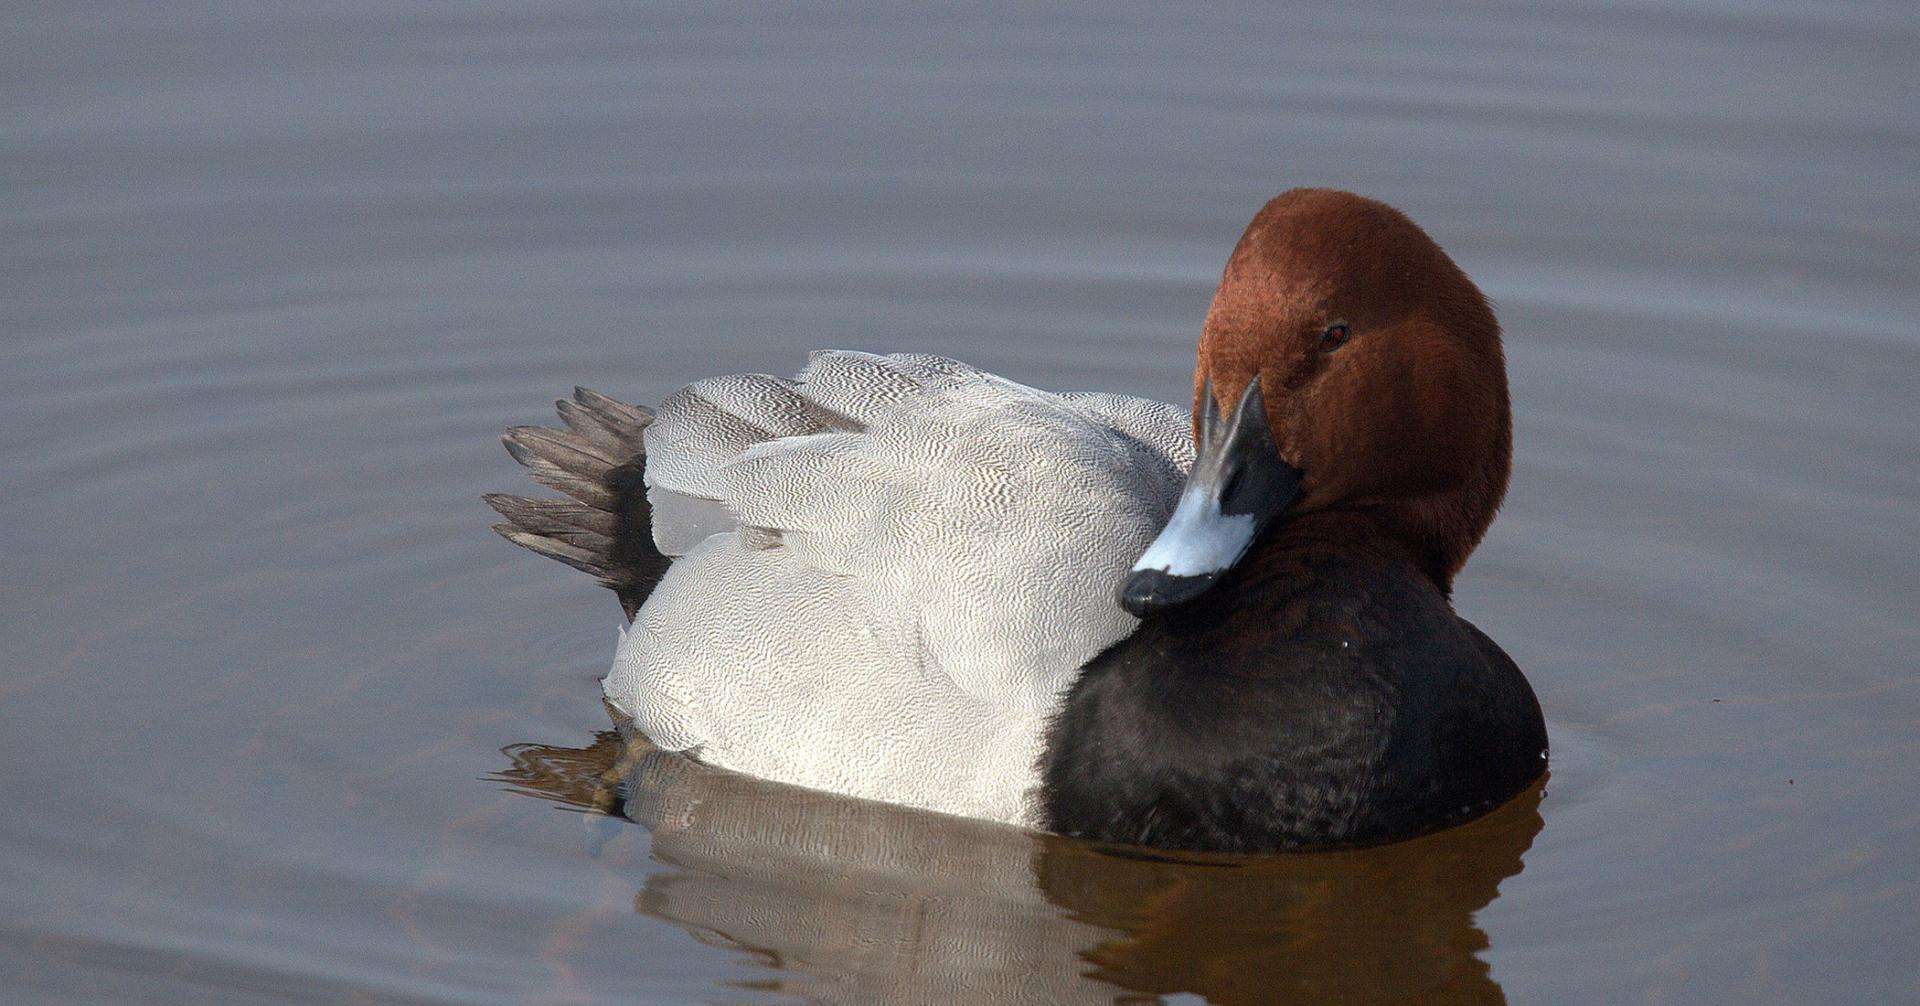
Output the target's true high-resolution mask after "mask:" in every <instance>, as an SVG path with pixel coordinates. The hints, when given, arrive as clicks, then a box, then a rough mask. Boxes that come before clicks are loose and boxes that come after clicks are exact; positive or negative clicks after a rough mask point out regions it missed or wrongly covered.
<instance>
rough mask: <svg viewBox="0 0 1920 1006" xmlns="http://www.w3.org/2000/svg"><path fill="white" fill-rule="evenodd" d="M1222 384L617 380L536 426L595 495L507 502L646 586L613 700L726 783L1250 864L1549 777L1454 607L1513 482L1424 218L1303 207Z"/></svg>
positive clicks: (1530, 700) (1280, 202) (567, 482)
mask: <svg viewBox="0 0 1920 1006" xmlns="http://www.w3.org/2000/svg"><path fill="white" fill-rule="evenodd" d="M1341 228H1349V229H1352V230H1353V232H1354V235H1353V236H1354V237H1355V238H1357V240H1350V241H1347V242H1344V243H1343V242H1341V241H1339V240H1337V238H1338V237H1339V235H1338V234H1330V233H1328V232H1329V231H1337V230H1339V229H1341ZM1395 242H1398V243H1399V244H1398V245H1396V244H1395ZM1335 314H1338V315H1339V317H1340V318H1341V319H1342V320H1340V321H1338V322H1333V321H1330V319H1331V318H1332V317H1333V316H1334V315H1335ZM1346 319H1351V321H1350V322H1349V321H1348V320H1346ZM1350 325H1351V327H1352V328H1353V329H1358V330H1360V331H1362V332H1364V333H1366V334H1367V335H1368V337H1369V341H1368V342H1366V343H1361V342H1360V340H1359V338H1358V337H1357V336H1356V337H1355V342H1356V345H1355V347H1354V349H1353V350H1350V351H1345V352H1343V353H1342V354H1341V355H1339V356H1334V355H1333V353H1334V350H1336V349H1338V348H1339V346H1341V345H1344V343H1345V342H1346V340H1347V336H1348V334H1349V328H1350ZM1323 329H1324V331H1322V330H1323ZM1336 331H1337V332H1338V334H1339V338H1338V340H1337V341H1335V340H1330V339H1329V338H1328V336H1331V335H1333V334H1334V333H1336ZM1297 333H1305V336H1304V341H1301V337H1300V336H1298V334H1297ZM1363 347H1364V348H1363ZM1195 383H1196V404H1195V408H1194V411H1193V413H1192V419H1191V420H1190V419H1189V417H1188V413H1187V411H1186V410H1184V409H1179V408H1176V407H1174V406H1170V405H1163V404H1160V403H1155V402H1148V401H1144V400H1141V399H1135V398H1127V397H1124V396H1117V395H1056V394H1049V393H1046V392H1041V391H1037V390H1035V389H1032V388H1027V387H1024V386H1021V385H1018V384H1015V383H1013V382H1009V381H1006V380H1004V379H1001V378H997V377H994V376H992V375H989V374H985V373H982V372H980V371H978V370H974V369H973V368H970V367H967V366H965V365H963V364H959V363H956V362H955V361H952V360H946V359H943V358H939V357H931V356H922V355H911V354H909V355H899V356H892V357H881V356H872V355H868V354H856V353H827V354H818V355H816V356H815V358H814V359H813V360H812V361H811V362H810V363H809V365H808V367H807V368H806V369H805V370H804V371H802V373H801V374H800V375H799V377H798V379H797V380H794V381H788V380H783V379H778V378H771V377H766V376H761V375H745V376H739V377H728V378H714V379H710V380H707V381H702V382H699V383H697V384H694V385H692V386H690V387H688V388H687V389H685V390H683V391H681V392H680V393H678V394H676V395H674V396H672V397H670V398H669V399H667V400H666V401H665V402H663V403H662V405H661V406H660V409H659V412H658V415H657V417H656V416H655V415H653V414H651V413H648V412H646V411H644V410H638V409H633V408H631V407H627V406H622V405H620V404H619V403H616V402H612V401H611V400H609V399H605V398H602V397H600V396H596V395H592V394H591V393H585V392H582V393H578V394H577V395H576V398H575V400H574V401H573V402H563V403H561V416H562V418H563V419H564V420H565V421H566V423H567V425H568V426H569V428H570V430H571V432H570V433H558V432H555V431H537V430H528V429H521V430H516V431H514V432H513V433H511V434H509V437H508V446H509V448H510V449H512V450H513V451H514V454H515V457H516V458H518V459H520V460H521V461H522V462H523V463H526V464H527V465H528V466H529V468H530V469H532V471H533V474H534V476H535V478H537V479H539V480H541V481H543V482H545V483H546V484H548V485H552V486H554V487H556V488H560V489H562V490H563V491H565V492H567V493H568V494H569V495H572V496H574V497H575V498H576V499H578V500H580V501H581V502H580V503H578V504H573V503H565V502H560V501H550V502H541V501H531V500H522V499H517V498H514V497H505V496H497V497H490V502H492V503H493V504H494V506H495V507H496V508H497V509H499V510H500V511H501V512H502V513H503V514H505V515H506V516H507V517H508V518H509V520H510V521H511V524H508V525H501V526H500V529H501V530H502V533H504V534H506V535H507V536H508V537H509V538H511V539H513V540H515V541H516V542H519V543H520V544H523V545H526V546H528V547H530V548H533V549H535V550H537V551H540V552H542V553H544V554H547V555H552V556H554V557H556V558H559V559H562V560H563V561H566V562H568V563H570V564H572V565H575V566H578V567H579V568H582V569H585V570H588V571H590V572H593V573H595V574H596V575H598V576H600V577H601V578H602V580H603V581H604V582H606V583H607V584H608V585H609V586H612V587H614V589H615V590H616V591H618V592H619V593H620V596H621V600H622V602H623V605H624V606H625V607H626V608H627V610H628V613H629V615H630V616H631V617H632V619H633V624H632V627H631V628H630V629H629V630H627V631H626V632H625V633H623V635H622V638H621V642H620V648H619V652H618V655H617V657H616V661H615V665H614V669H613V672H612V673H611V674H610V675H609V676H608V677H607V679H606V682H605V689H606V695H607V698H608V700H609V701H610V702H611V703H612V704H613V705H614V706H615V707H616V708H618V709H619V710H620V711H621V712H623V713H624V714H626V715H627V716H630V717H631V718H632V719H633V721H634V724H635V725H636V726H637V727H638V728H639V729H640V730H641V731H642V732H643V733H645V734H646V735H647V736H648V737H649V738H650V739H652V740H653V741H654V742H656V743H658V744H660V745H661V746H662V747H665V748H668V749H670V750H680V751H686V752H688V753H689V754H690V755H693V756H695V757H698V758H700V759H702V760H704V761H707V762H710V763H712V764H715V765H719V766H722V767H726V768H731V769H736V770H738V771H742V772H746V773H750V774H753V775H758V776H763V777H767V778H771V779H777V780H780V781H783V782H789V783H795V784H799V785H804V786H811V787H815V788H819V789H826V790H832V791H835V792H841V793H846V794H849V795H853V796H860V797H867V798H872V799H879V800H886V801H891V802H895V803H902V804H907V805H911V806H916V807H922V808H926V809H931V810H938V811H945V812H950V813H955V814H962V815H966V816H972V817H982V818H990V819H994V820H1000V821H1006V822H1009V823H1013V824H1019V825H1024V826H1028V827H1035V828H1045V829H1049V830H1054V831H1059V832H1064V833H1068V834H1073V835H1080V836H1083V837H1089V838H1097V839H1103V840H1110V841H1121V842H1132V843H1140V844H1147V845H1158V846H1170V847H1181V848H1193V849H1221V850H1240V851H1253V850H1269V849H1277V848H1294V847H1302V846H1312V845H1326V844H1339V843H1361V842H1370V841H1381V840H1386V839H1391V838H1395V837H1401V836H1405V835H1410V834H1415V833H1418V832H1421V831H1426V830H1430V829H1432V828H1436V827H1440V826H1443V825H1445V824H1448V823H1451V822H1454V821H1457V820H1462V819H1464V818H1467V817H1471V816H1474V815H1476V814H1478V813H1480V812H1482V811H1484V810H1486V809H1489V808H1490V807H1491V806H1493V805H1495V804H1498V803H1500V802H1502V801H1504V800H1506V799H1507V798H1509V797H1511V796H1512V795H1513V794H1515V793H1517V792H1518V791H1519V790H1520V789H1521V788H1523V787H1524V786H1525V785H1526V784H1527V783H1529V782H1531V781H1532V780H1533V779H1535V778H1537V777H1538V775H1539V774H1540V772H1541V771H1542V769H1543V768H1544V761H1543V759H1544V756H1545V746H1546V735H1545V730H1544V727H1543V725H1542V723H1541V719H1540V713H1539V708H1538V705H1537V703H1536V702H1535V700H1534V697H1533V694H1532V692H1531V690H1530V689H1529V688H1528V686H1527V684H1526V681H1525V679H1524V678H1523V677H1521V675H1520V673H1519V671H1518V669H1517V668H1515V667H1514V665H1513V663H1512V661H1510V660H1508V659H1507V657H1506V655H1505V654H1503V653H1501V652H1500V650H1499V648H1498V647H1497V646H1495V645H1493V643H1492V642H1491V640H1489V639H1487V637H1486V636H1484V635H1483V634H1481V633H1480V632H1479V631H1478V630H1477V629H1474V628H1473V627H1472V626H1471V625H1469V624H1467V623H1466V622H1465V621H1464V620H1462V619H1460V618H1459V617H1458V616H1456V615H1455V614H1454V613H1453V611H1452V609H1451V607H1450V605H1449V603H1448V600H1447V595H1448V591H1449V588H1450V585H1451V579H1452V576H1453V574H1454V572H1456V571H1457V570H1458V568H1459V566H1460V564H1461V563H1463V562H1464V561H1465V558H1466V554H1467V552H1469V551H1470V550H1471V549H1472V547H1473V544H1474V543H1475V542H1476V541H1477V540H1478V539H1479V536H1480V534H1481V533H1482V532H1483V531H1484V530H1485V527H1486V523H1487V522H1488V521H1490V520H1491V519H1492V511H1493V507H1494V506H1495V505H1496V504H1497V503H1498V500H1499V497H1500V494H1501V492H1502V491H1503V489H1504V485H1505V480H1506V465H1507V453H1508V450H1509V446H1508V434H1507V430H1508V421H1507V415H1506V393H1505V378H1504V368H1503V365H1502V364H1501V363H1500V353H1499V342H1498V330H1497V327H1495V326H1494V325H1493V322H1492V315H1491V313H1490V312H1488V311H1487V310H1486V308H1485V303H1484V301H1483V300H1482V299H1481V298H1480V297H1479V294H1478V291H1476V290H1474V289H1473V288H1472V285H1471V283H1469V282H1467V281H1466V279H1465V277H1464V275H1463V274H1459V272H1458V270H1457V269H1454V268H1453V267H1452V263H1451V262H1450V261H1447V260H1446V259H1445V256H1444V254H1442V253H1440V252H1439V249H1438V248H1437V246H1433V245H1432V244H1431V242H1430V241H1428V240H1427V239H1426V238H1425V235H1424V234H1421V233H1420V232H1419V230H1418V228H1415V227H1413V226H1412V224H1411V223H1409V222H1407V221H1405V218H1404V217H1401V216H1399V214H1397V213H1395V212H1394V211H1392V210H1391V209H1388V208H1386V207H1384V206H1382V205H1380V204H1377V203H1372V202H1369V201H1366V200H1360V199H1358V198H1357V197H1353V196H1349V195H1346V194H1344V193H1327V192H1323V191H1319V190H1300V191H1296V192H1294V193H1289V194H1287V195H1286V196H1282V197H1281V198H1279V199H1276V200H1275V201H1274V202H1273V203H1271V204H1269V206H1268V207H1267V209H1265V210H1263V211H1262V214H1261V216H1260V217H1257V218H1256V219H1255V222H1254V225H1253V226H1251V227H1249V229H1248V233H1247V236H1245V237H1243V238H1242V240H1241V244H1240V247H1239V248H1237V249H1236V251H1235V253H1234V257H1233V259H1232V260H1230V262H1229V265H1228V269H1227V276H1226V278H1225V279H1224V280H1223V281H1222V286H1221V290H1220V293H1219V294H1218V295H1217V296H1216V298H1215V302H1214V307H1213V309H1212V311H1211V312H1210V314H1209V318H1208V326H1207V334H1206V337H1205V338H1204V339H1203V341H1202V348H1201V355H1200V366H1199V368H1198V370H1197V373H1196V377H1195ZM1267 389H1271V390H1267ZM1228 403H1234V404H1233V406H1232V411H1231V413H1230V415H1226V417H1225V418H1223V415H1225V414H1226V409H1227V405H1228ZM1196 443H1197V446H1198V449H1199V453H1198V456H1197V459H1196V453H1195V449H1196ZM1183 483H1184V489H1183ZM1156 535H1157V537H1156ZM1150 545H1151V547H1149V546H1150ZM1143 553H1144V554H1143ZM1129 567H1132V569H1131V571H1129ZM1116 587H1118V588H1119V589H1118V591H1116ZM1116 594H1117V597H1116ZM1116 600H1117V603H1116ZM1136 616H1145V618H1144V621H1142V620H1141V619H1140V618H1138V617H1136Z"/></svg>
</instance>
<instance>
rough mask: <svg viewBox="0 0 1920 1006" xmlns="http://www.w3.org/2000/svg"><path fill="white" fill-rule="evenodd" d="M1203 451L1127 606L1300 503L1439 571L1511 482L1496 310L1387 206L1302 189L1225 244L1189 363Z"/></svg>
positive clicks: (1463, 553)
mask: <svg viewBox="0 0 1920 1006" xmlns="http://www.w3.org/2000/svg"><path fill="white" fill-rule="evenodd" d="M1193 380H1194V407H1193V417H1194V418H1193V423H1194V443H1195V446H1196V449H1197V458H1196V460H1195V461H1194V466H1193V471H1192V473H1191V475H1189V477H1188V480H1187V486H1186V489H1185V490H1184V491H1183V493H1182V494H1181V497H1180V502H1179V505H1178V506H1177V508H1176V509H1175V511H1174V514H1173V516H1172V518H1171V519H1170V520H1169V521H1168V523H1167V526H1166V529H1165V530H1163V531H1162V532H1161V533H1160V536H1159V537H1158V538H1156V539H1155V540H1154V543H1153V545H1152V546H1151V547H1149V548H1148V549H1147V551H1146V554H1144V555H1142V556H1141V557H1140V561H1139V562H1138V563H1137V564H1135V566H1134V568H1133V571H1132V572H1131V573H1130V574H1129V575H1128V577H1127V578H1126V580H1125V581H1124V582H1123V583H1122V584H1121V588H1120V602H1121V604H1122V605H1123V606H1124V607H1125V608H1126V609H1127V610H1128V611H1131V612H1133V613H1134V614H1136V615H1145V614H1147V613H1149V612H1152V611H1157V610H1164V609H1167V608H1171V607H1175V606H1178V605H1181V604H1185V603H1187V602H1189V601H1192V600H1193V599H1195V598H1197V597H1199V596H1200V595H1201V594H1203V593H1205V592H1206V590H1207V588H1208V587H1210V586H1212V585H1213V583H1214V582H1215V581H1216V580H1217V579H1219V577H1220V576H1221V575H1222V574H1224V573H1225V572H1226V571H1227V570H1229V569H1232V568H1233V567H1234V565H1235V564H1236V563H1239V562H1240V561H1241V560H1242V558H1243V557H1244V556H1246V555H1247V553H1248V550H1249V549H1250V548H1252V546H1253V545H1254V543H1255V541H1256V540H1258V539H1259V537H1260V536H1261V535H1262V534H1265V533H1269V532H1270V529H1271V528H1273V527H1274V526H1275V525H1277V524H1280V523H1282V522H1285V521H1287V520H1290V519H1292V518H1294V517H1296V516H1299V515H1303V514H1307V513H1313V512H1318V511H1326V510H1333V509H1340V508H1344V509H1351V510H1354V511H1359V512H1364V513H1365V514H1366V515H1368V516H1369V517H1370V518H1371V520H1370V521H1369V522H1368V524H1367V526H1368V527H1371V528H1376V529H1377V530H1378V533H1379V534H1381V535H1384V536H1387V537H1390V538H1392V539H1394V540H1397V541H1399V542H1400V543H1402V544H1403V545H1405V546H1406V547H1407V549H1408V550H1409V551H1410V553H1411V554H1412V555H1413V556H1414V558H1415V561H1416V562H1418V564H1419V565H1420V567H1421V569H1422V570H1423V571H1424V572H1425V573H1426V574H1427V575H1428V576H1430V577H1432V578H1433V580H1434V582H1435V583H1436V584H1437V585H1438V586H1439V587H1440V589H1441V590H1442V591H1446V590H1448V589H1449V588H1450V587H1451V585H1452V581H1453V575H1454V574H1455V573H1456V572H1458V571H1459V569H1460V567H1461V565H1462V564H1464V563H1465V562H1466V560H1467V555H1468V553H1470V552H1472V551H1473V547H1474V545H1476V544H1477V543H1478V542H1479V541H1480V536H1481V535H1482V534H1484V533H1485V532H1486V529H1487V525H1488V524H1489V523H1491V522H1492V520H1493V513H1494V510H1495V508H1496V507H1498V506H1499V504H1500V498H1501V496H1502V495H1503V494H1504V493H1505V492H1506V486H1507V472H1508V468H1509V466H1510V464H1511V454H1512V443H1513V437H1512V419H1511V416H1510V414H1509V411H1508V405H1507V377H1506V364H1505V362H1504V359H1503V357H1502V353H1501V349H1500V327H1499V324H1498V323H1497V322H1496V321H1495V320H1494V317H1493V311H1492V309H1491V308H1489V307H1488V306H1487V301H1486V298H1485V297H1484V296H1482V295H1481V293H1480V291H1479V289H1478V288H1477V287H1475V286H1474V285H1473V281H1472V280H1470V279H1468V278H1467V275H1466V274H1465V273H1464V272H1461V271H1460V268H1459V267H1458V266H1456V265H1454V264H1453V260H1452V259H1450V258H1448V257H1447V254H1446V252H1444V251H1441V250H1440V246H1439V245H1437V244H1434V242H1433V239H1432V238H1429V237H1427V235H1426V233H1425V232H1424V231H1422V230H1421V229H1420V228H1419V227H1417V226H1415V225H1414V223H1413V221H1411V220H1409V219H1407V217H1406V216H1405V215H1404V214H1402V213H1400V212H1399V211H1398V210H1395V209H1394V208H1392V207H1390V206H1388V205H1386V204H1385V203H1380V202H1376V201H1374V200H1371V199H1363V198H1361V197H1359V196H1356V195H1353V194H1352V193H1347V192H1337V191H1333V190H1329V189H1295V190H1293V191H1291V192H1287V193H1284V194H1282V195H1280V196H1278V197H1277V198H1275V199H1274V200H1273V201H1272V202H1269V203H1267V205H1266V206H1264V207H1262V208H1261V210H1260V212H1259V213H1258V214H1257V215H1255V216H1254V218H1253V222H1252V223H1251V224H1249V225H1248V226H1247V231H1246V233H1245V234H1243V235H1241V237H1240V243H1239V244H1238V245H1236V246H1235V247H1234V249H1233V255H1232V256H1231V257H1230V258H1229V259H1228V260H1227V268H1226V273H1225V275H1223V276H1222V277H1221V279H1220V288H1219V290H1218V291H1217V292H1216V293H1215V294H1214V297H1213V305H1212V307H1210V308H1209V309H1208V311H1207V320H1206V326H1205V328H1204V330H1203V331H1202V333H1201V336H1200V353H1199V362H1198V365H1197V366H1196V367H1195V370H1194V378H1193Z"/></svg>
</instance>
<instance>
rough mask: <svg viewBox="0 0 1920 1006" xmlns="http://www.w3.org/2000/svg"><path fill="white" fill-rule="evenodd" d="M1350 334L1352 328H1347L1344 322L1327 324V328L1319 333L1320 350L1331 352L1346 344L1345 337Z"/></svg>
mask: <svg viewBox="0 0 1920 1006" xmlns="http://www.w3.org/2000/svg"><path fill="white" fill-rule="evenodd" d="M1352 334H1353V330H1352V329H1350V328H1348V327H1347V326H1346V324H1345V323H1344V322H1343V323H1341V324H1338V325H1328V326H1327V330H1326V331H1324V332H1321V333H1320V352H1322V353H1331V352H1333V351H1334V350H1336V349H1339V348H1340V347H1341V346H1344V345H1346V343H1347V337H1348V336H1350V335H1352Z"/></svg>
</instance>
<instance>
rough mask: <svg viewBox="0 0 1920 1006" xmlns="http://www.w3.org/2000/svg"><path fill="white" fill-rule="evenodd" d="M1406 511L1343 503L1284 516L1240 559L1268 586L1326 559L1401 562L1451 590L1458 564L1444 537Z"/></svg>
mask: <svg viewBox="0 0 1920 1006" xmlns="http://www.w3.org/2000/svg"><path fill="white" fill-rule="evenodd" d="M1407 517H1408V515H1406V514H1404V513H1401V512H1398V511H1396V510H1395V509H1393V508H1390V507H1382V506H1342V507H1333V508H1329V509H1326V510H1316V511H1314V512H1312V513H1308V514H1302V515H1300V516H1297V517H1293V518H1291V519H1283V521H1282V522H1281V523H1280V524H1279V525H1278V526H1276V527H1274V528H1273V529H1272V530H1271V531H1269V532H1268V533H1267V534H1266V535H1265V537H1264V538H1263V539H1262V540H1261V541H1260V542H1258V543H1256V544H1255V545H1254V547H1253V549H1252V550H1251V551H1250V553H1249V554H1248V555H1247V556H1246V558H1244V559H1242V560H1241V565H1242V566H1243V567H1246V568H1247V570H1248V572H1249V573H1251V574H1253V575H1256V576H1258V577H1260V578H1261V579H1263V580H1265V581H1267V586H1266V589H1272V587H1273V586H1277V585H1278V584H1276V583H1275V581H1286V580H1290V579H1295V578H1313V577H1317V576H1319V575H1320V569H1321V568H1322V567H1323V564H1324V563H1325V562H1327V561H1335V562H1338V561H1341V560H1350V561H1355V562H1366V563H1369V564H1380V563H1405V564H1407V565H1409V566H1411V567H1413V568H1414V569H1415V570H1418V571H1419V573H1420V574H1421V575H1422V576H1424V577H1426V578H1427V579H1429V580H1431V581H1432V582H1433V585H1434V587H1435V588H1437V589H1438V590H1439V591H1440V593H1441V594H1442V595H1443V596H1447V595H1449V594H1450V593H1451V591H1452V588H1453V572H1454V570H1455V569H1457V568H1458V564H1457V563H1456V562H1454V560H1453V559H1452V553H1451V552H1450V551H1449V550H1448V548H1447V546H1446V544H1445V543H1443V542H1439V541H1436V540H1434V538H1433V537H1432V536H1430V535H1423V534H1420V533H1418V531H1417V530H1416V529H1417V526H1418V525H1417V524H1415V525H1413V526H1409V525H1410V522H1409V521H1408V519H1407ZM1308 560H1312V561H1311V562H1309V561H1308Z"/></svg>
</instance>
